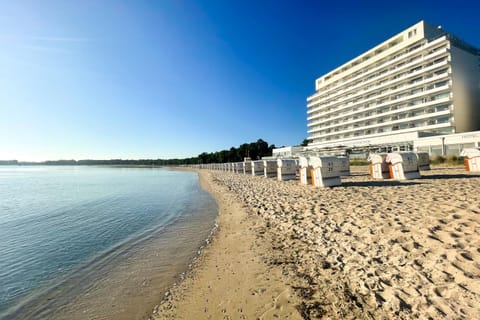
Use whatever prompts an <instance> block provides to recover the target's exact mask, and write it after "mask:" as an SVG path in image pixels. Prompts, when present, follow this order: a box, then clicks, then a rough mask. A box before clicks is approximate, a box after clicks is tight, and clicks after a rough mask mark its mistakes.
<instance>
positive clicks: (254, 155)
mask: <svg viewBox="0 0 480 320" xmlns="http://www.w3.org/2000/svg"><path fill="white" fill-rule="evenodd" d="M274 148H275V145H273V144H272V145H269V144H268V143H267V142H266V141H263V140H262V139H258V140H257V141H256V142H251V143H244V144H241V145H240V146H239V147H238V148H235V147H231V148H230V149H229V150H221V151H216V152H210V153H207V152H203V153H201V154H199V155H198V156H196V157H191V158H183V159H137V160H124V159H110V160H54V161H43V162H20V161H17V160H6V161H5V160H3V161H2V160H0V165H69V166H72V165H111V166H114V165H116V166H118V165H125V166H129V165H137V166H139V165H140V166H165V165H186V164H205V163H224V162H239V161H243V158H245V157H249V158H251V159H252V160H258V159H261V158H262V157H267V156H271V155H272V150H273V149H274Z"/></svg>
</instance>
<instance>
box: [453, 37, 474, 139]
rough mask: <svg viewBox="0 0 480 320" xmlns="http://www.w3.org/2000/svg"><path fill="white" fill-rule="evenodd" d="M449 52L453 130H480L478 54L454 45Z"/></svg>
mask: <svg viewBox="0 0 480 320" xmlns="http://www.w3.org/2000/svg"><path fill="white" fill-rule="evenodd" d="M450 53H451V60H452V61H451V65H452V91H453V115H454V118H455V131H456V132H468V131H476V130H480V60H479V56H478V55H475V54H472V53H471V52H468V51H466V50H463V49H461V48H457V47H456V46H454V45H452V46H451V49H450Z"/></svg>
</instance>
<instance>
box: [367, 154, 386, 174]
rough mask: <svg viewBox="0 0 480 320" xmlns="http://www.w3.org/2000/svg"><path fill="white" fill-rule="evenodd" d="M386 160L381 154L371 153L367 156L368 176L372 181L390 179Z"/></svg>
mask: <svg viewBox="0 0 480 320" xmlns="http://www.w3.org/2000/svg"><path fill="white" fill-rule="evenodd" d="M386 158H387V155H386V154H382V153H371V154H370V155H369V156H368V161H370V176H371V177H372V178H374V179H388V178H390V173H389V171H388V164H387V162H386V161H385V159H386Z"/></svg>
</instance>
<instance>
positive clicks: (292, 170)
mask: <svg viewBox="0 0 480 320" xmlns="http://www.w3.org/2000/svg"><path fill="white" fill-rule="evenodd" d="M297 162H298V161H297V160H295V159H277V180H278V181H286V180H295V179H297Z"/></svg>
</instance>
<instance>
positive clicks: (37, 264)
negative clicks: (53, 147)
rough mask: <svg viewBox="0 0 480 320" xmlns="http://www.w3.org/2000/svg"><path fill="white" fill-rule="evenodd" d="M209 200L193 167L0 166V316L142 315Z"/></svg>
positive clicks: (170, 277)
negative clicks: (190, 169)
mask: <svg viewBox="0 0 480 320" xmlns="http://www.w3.org/2000/svg"><path fill="white" fill-rule="evenodd" d="M217 215H218V207H217V204H216V202H215V200H214V199H213V198H212V196H211V195H210V194H209V193H207V192H206V191H204V190H203V189H202V188H201V186H200V183H199V178H198V175H197V174H196V173H194V172H187V171H173V170H169V169H164V168H148V167H106V166H98V167H95V166H0V319H2V320H3V319H120V320H122V319H144V318H147V317H148V316H149V315H150V314H151V312H152V309H153V308H154V307H155V305H156V304H158V303H159V302H160V301H161V299H162V298H163V295H164V293H165V291H166V290H167V289H168V288H169V287H171V286H172V285H174V284H175V283H176V282H177V281H179V278H180V276H181V274H182V272H185V271H186V270H188V268H189V265H190V264H191V263H192V260H194V259H195V258H196V256H197V255H198V251H199V249H200V248H201V247H202V246H204V245H205V242H206V239H207V238H208V237H209V235H210V234H211V232H212V230H213V228H214V226H215V219H216V217H217Z"/></svg>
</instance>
